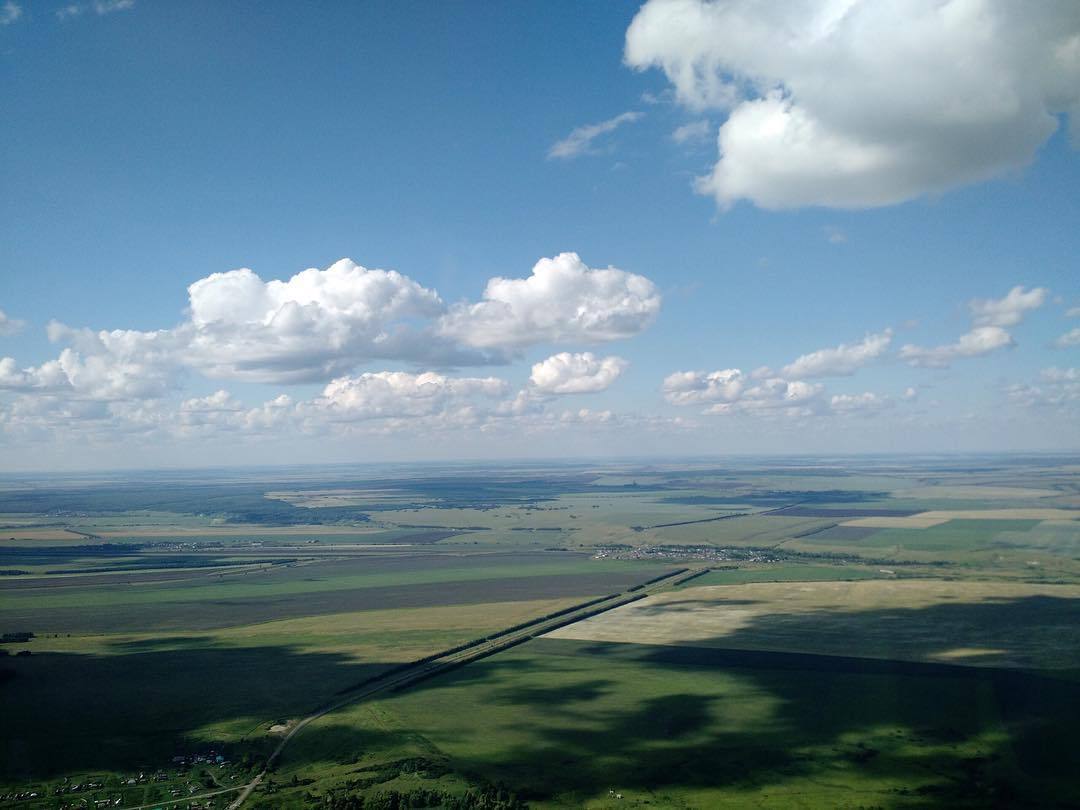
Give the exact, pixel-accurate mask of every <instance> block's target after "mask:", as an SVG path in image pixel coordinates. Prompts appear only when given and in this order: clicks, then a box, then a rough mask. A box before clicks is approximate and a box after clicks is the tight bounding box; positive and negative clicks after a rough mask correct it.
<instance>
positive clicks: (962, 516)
mask: <svg viewBox="0 0 1080 810" xmlns="http://www.w3.org/2000/svg"><path fill="white" fill-rule="evenodd" d="M912 517H917V518H933V519H935V520H936V519H941V520H1080V510H1078V509H1049V508H1048V509H1040V508H1035V509H937V510H934V511H930V512H920V513H919V514H917V515H912Z"/></svg>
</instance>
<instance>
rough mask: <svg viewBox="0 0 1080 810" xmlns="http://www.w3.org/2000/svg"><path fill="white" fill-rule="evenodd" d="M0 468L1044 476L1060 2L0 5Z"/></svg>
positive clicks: (1067, 198) (1069, 121)
mask: <svg viewBox="0 0 1080 810" xmlns="http://www.w3.org/2000/svg"><path fill="white" fill-rule="evenodd" d="M0 94H2V96H3V97H4V98H5V99H6V104H5V110H6V113H7V115H5V127H4V131H3V133H2V134H0V143H2V144H3V147H4V150H5V154H6V158H5V160H4V161H3V164H4V168H3V174H2V183H3V187H4V189H5V193H4V194H3V195H2V206H3V208H2V211H3V217H2V222H0V240H2V242H3V244H4V246H5V249H4V251H3V252H2V254H0V273H2V278H3V284H2V285H0V453H2V454H3V458H4V468H5V469H6V470H45V469H86V468H98V469H103V468H114V469H115V468H122V467H127V468H137V467H151V468H157V467H170V466H181V467H198V466H212V465H222V464H228V465H255V464H266V463H275V464H292V463H315V462H350V461H356V462H360V461H404V460H420V459H431V460H438V459H457V458H469V459H498V458H508V459H509V458H514V459H520V458H529V457H532V458H538V459H544V458H553V457H559V456H566V457H583V456H594V457H600V456H608V457H623V456H639V457H641V456H655V455H667V456H675V455H679V454H685V453H691V454H694V455H715V454H722V453H739V454H747V453H750V454H753V453H761V454H775V453H781V454H785V455H795V454H807V453H810V454H812V453H879V452H917V453H922V452H935V453H936V452H958V453H970V452H1006V451H1075V450H1080V418H1078V417H1080V357H1078V353H1080V284H1078V281H1080V272H1078V269H1080V268H1078V267H1077V257H1078V256H1080V227H1077V223H1080V195H1078V194H1077V189H1080V161H1078V160H1077V157H1078V153H1077V149H1076V147H1077V145H1078V144H1080V5H1078V4H1076V3H1072V2H1068V1H1067V0H1061V1H1060V2H1046V3H1040V4H1037V5H1022V4H1013V3H1007V2H1003V1H1002V2H992V1H991V0H985V2H975V3H959V2H951V3H947V2H937V1H936V0H921V2H916V3H905V4H893V3H868V2H855V1H853V0H852V1H849V2H842V3H836V2H819V3H805V4H791V5H785V6H775V7H772V8H771V9H768V11H767V12H766V11H765V10H763V8H762V7H761V5H760V4H755V3H750V2H737V1H734V0H733V1H732V2H728V3H722V4H720V3H706V2H700V1H699V0H649V2H647V3H645V5H644V6H641V5H640V4H639V3H608V4H603V5H600V6H597V7H591V8H588V9H587V10H585V11H583V10H582V7H581V6H580V5H578V4H573V3H552V4H543V5H540V4H535V5H531V6H521V5H517V6H514V7H509V6H494V7H492V6H480V5H460V6H459V5H454V6H440V5H431V4H419V3H399V4H393V5H389V6H384V7H375V6H369V7H352V6H345V5H342V6H331V7H327V8H322V9H320V10H319V11H318V12H317V13H316V12H314V11H312V10H305V9H298V8H295V7H288V8H286V7H285V6H277V7H274V6H271V7H268V8H261V9H260V11H259V13H255V12H254V10H253V9H252V8H249V7H245V6H242V5H239V4H237V5H232V4H228V5H226V4H213V3H190V4H183V5H170V4H165V3H156V2H152V0H104V1H103V2H95V3H79V2H76V3H53V4H49V3H37V2H30V0H7V2H6V3H3V4H2V5H0Z"/></svg>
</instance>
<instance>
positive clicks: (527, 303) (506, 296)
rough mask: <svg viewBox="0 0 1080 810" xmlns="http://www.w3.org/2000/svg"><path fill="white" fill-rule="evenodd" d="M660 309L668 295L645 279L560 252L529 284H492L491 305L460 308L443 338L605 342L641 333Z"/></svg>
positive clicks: (490, 345) (443, 324)
mask: <svg viewBox="0 0 1080 810" xmlns="http://www.w3.org/2000/svg"><path fill="white" fill-rule="evenodd" d="M659 311H660V293H659V292H658V291H657V289H656V286H655V285H654V284H653V283H652V282H651V281H649V279H647V278H645V277H644V276H639V275H636V274H634V273H628V272H626V271H623V270H618V269H616V268H614V267H608V268H605V269H592V268H590V267H588V266H587V265H586V264H585V263H584V262H583V261H582V260H581V258H580V257H579V256H578V255H577V254H576V253H560V254H559V255H558V256H555V257H554V258H551V259H541V260H540V261H538V262H537V263H536V266H535V267H533V270H532V275H530V276H529V277H528V278H493V279H491V280H490V281H488V283H487V287H486V288H485V289H484V296H483V300H482V301H479V302H478V303H475V304H460V305H458V306H455V307H453V308H452V309H451V310H450V311H449V312H448V313H447V314H446V315H445V316H443V318H442V319H441V321H440V323H439V326H438V332H439V334H440V335H442V336H444V337H448V338H452V339H454V340H457V341H460V342H461V343H464V344H466V345H468V346H473V347H476V348H481V349H501V348H511V349H513V348H521V347H523V346H528V345H531V344H536V343H555V342H576V343H600V342H606V341H611V340H619V339H622V338H629V337H632V336H634V335H636V334H639V333H640V332H642V331H643V330H645V329H646V328H647V327H648V326H649V325H650V324H651V323H652V322H653V320H654V319H655V318H656V315H657V313H658V312H659Z"/></svg>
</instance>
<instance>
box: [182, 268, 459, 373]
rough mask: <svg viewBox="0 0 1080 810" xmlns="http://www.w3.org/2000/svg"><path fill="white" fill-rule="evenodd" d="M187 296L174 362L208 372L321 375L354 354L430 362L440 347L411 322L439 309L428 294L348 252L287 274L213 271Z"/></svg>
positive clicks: (341, 367) (348, 363)
mask: <svg viewBox="0 0 1080 810" xmlns="http://www.w3.org/2000/svg"><path fill="white" fill-rule="evenodd" d="M188 295H189V298H190V315H191V321H190V333H191V337H190V344H189V348H188V351H187V356H186V357H185V358H184V360H185V362H186V363H188V364H191V365H194V366H197V367H199V368H200V369H201V370H202V371H204V373H206V374H207V375H208V376H211V377H217V378H230V379H246V380H256V381H260V382H304V381H314V380H320V379H323V380H325V379H327V378H329V377H332V376H333V375H335V374H340V373H342V372H344V371H348V370H349V369H351V368H352V367H354V366H355V365H356V364H357V363H359V362H362V361H364V360H370V359H375V358H381V359H414V360H430V359H432V355H436V354H438V353H439V352H440V351H446V349H447V347H445V346H442V345H440V343H439V341H432V340H428V339H426V338H425V337H424V335H423V334H422V328H421V329H418V328H417V327H416V326H415V324H416V323H417V322H423V321H425V320H430V319H432V318H435V317H437V316H438V315H439V314H440V313H441V312H442V311H443V304H442V301H441V300H440V299H439V296H438V294H437V293H435V292H434V291H433V290H429V289H427V288H425V287H422V286H421V285H419V284H417V283H416V282H415V281H413V280H412V279H410V278H408V277H407V276H403V275H401V274H400V273H397V272H395V271H393V270H389V271H387V270H369V269H367V268H365V267H361V266H360V265H358V264H356V263H355V262H353V261H352V260H350V259H342V260H341V261H338V262H335V263H334V264H332V265H331V266H330V267H328V268H327V269H325V270H319V269H315V268H311V269H308V270H304V271H303V272H301V273H297V274H296V275H294V276H293V277H292V278H290V279H289V280H288V281H263V280H262V279H261V278H259V276H257V275H256V274H255V273H253V272H252V271H251V270H248V269H246V268H243V269H240V270H232V271H229V272H227V273H214V274H212V275H210V276H207V277H206V278H203V279H200V280H199V281H196V282H195V283H194V284H192V285H191V286H190V287H189V288H188Z"/></svg>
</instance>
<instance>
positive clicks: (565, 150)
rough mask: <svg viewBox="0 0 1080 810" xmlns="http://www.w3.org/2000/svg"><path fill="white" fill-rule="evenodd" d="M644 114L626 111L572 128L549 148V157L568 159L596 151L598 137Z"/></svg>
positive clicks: (630, 122)
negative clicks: (594, 122)
mask: <svg viewBox="0 0 1080 810" xmlns="http://www.w3.org/2000/svg"><path fill="white" fill-rule="evenodd" d="M642 116H643V114H642V113H639V112H633V111H630V112H624V113H622V114H621V115H616V116H615V117H614V118H609V119H607V120H606V121H601V122H600V123H598V124H587V125H586V126H582V127H577V128H576V129H574V130H571V132H570V134H569V135H567V136H566V137H565V138H563V139H562V140H560V141H556V142H555V143H554V144H552V146H551V148H550V149H549V150H548V158H550V159H561V160H568V159H570V158H576V157H580V156H581V155H587V154H590V153H592V152H593V151H594V147H593V143H594V142H595V141H596V140H597V138H600V137H602V136H604V135H607V134H608V133H609V132H614V131H615V130H616V129H618V128H619V127H621V126H623V125H624V124H632V123H633V122H634V121H637V120H639V119H640V118H642Z"/></svg>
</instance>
